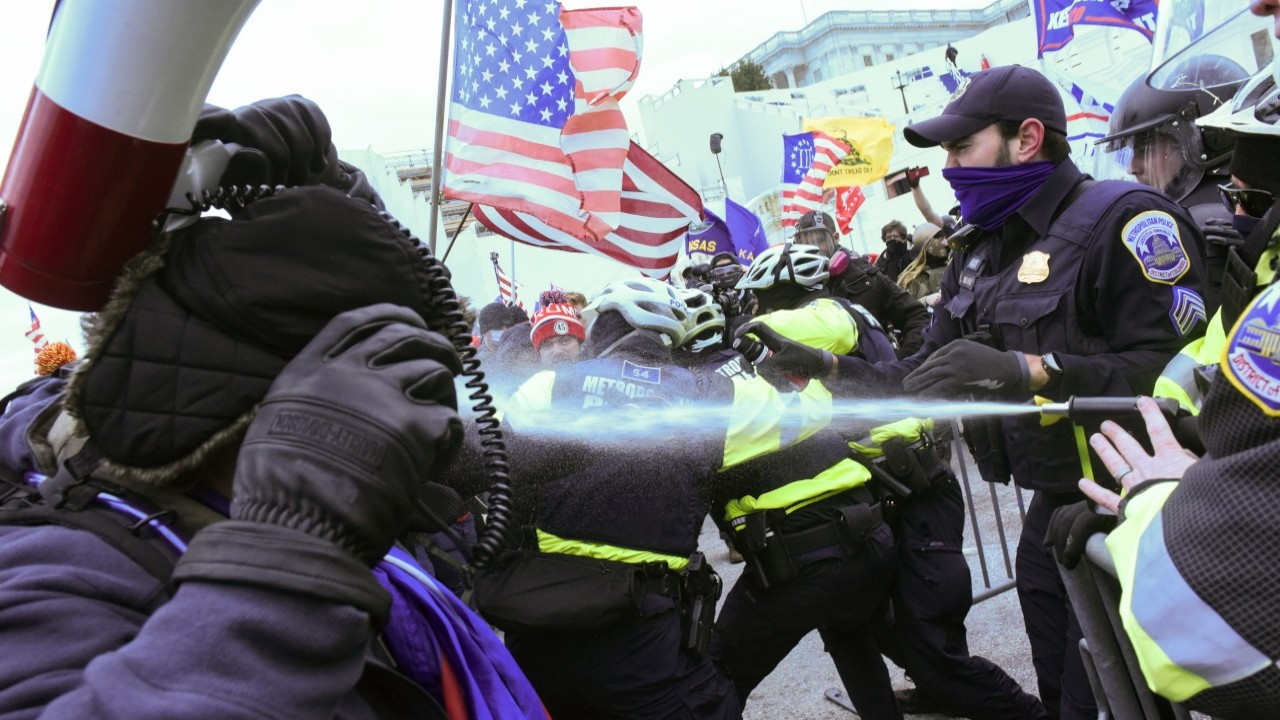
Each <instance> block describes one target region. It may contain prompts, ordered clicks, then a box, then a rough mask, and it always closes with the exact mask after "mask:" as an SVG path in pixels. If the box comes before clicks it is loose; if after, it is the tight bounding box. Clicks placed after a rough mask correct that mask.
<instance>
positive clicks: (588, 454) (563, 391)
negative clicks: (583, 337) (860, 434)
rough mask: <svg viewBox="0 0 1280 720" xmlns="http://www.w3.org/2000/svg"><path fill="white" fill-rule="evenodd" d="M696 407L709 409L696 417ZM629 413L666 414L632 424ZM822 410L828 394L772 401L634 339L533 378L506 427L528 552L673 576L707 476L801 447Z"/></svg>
mask: <svg viewBox="0 0 1280 720" xmlns="http://www.w3.org/2000/svg"><path fill="white" fill-rule="evenodd" d="M702 403H706V404H707V406H708V407H709V408H712V409H713V410H714V412H710V413H703V412H700V404H702ZM683 407H687V408H688V410H687V411H681V410H680V408H683ZM631 408H640V409H653V410H660V409H673V410H675V412H671V413H667V414H666V415H665V416H664V417H660V418H657V419H656V420H654V419H653V416H649V419H641V418H638V417H635V414H629V413H628V410H629V409H631ZM726 410H727V412H726ZM530 411H533V413H534V414H533V415H532V416H531V415H529V412H530ZM539 411H542V413H544V414H538V413H539ZM547 411H550V413H549V414H545V413H546V412H547ZM830 413H831V395H830V393H829V392H828V391H826V390H825V389H822V388H821V387H820V386H819V385H817V384H815V388H814V390H813V391H812V392H811V393H808V394H798V393H787V394H782V393H779V392H778V391H776V390H775V389H774V388H773V387H772V386H771V385H769V383H768V382H766V381H765V380H764V379H762V378H759V377H756V376H735V377H727V376H726V375H722V374H719V373H717V372H715V370H714V368H695V369H692V370H690V369H685V368H681V367H677V366H675V365H673V364H672V361H671V355H670V351H668V350H667V349H666V348H664V347H663V346H662V343H661V342H660V341H659V340H658V339H657V337H656V335H654V336H652V337H648V336H647V335H646V334H645V333H639V334H637V336H636V337H635V338H634V340H633V341H630V342H624V343H623V344H622V345H620V346H617V347H615V348H614V349H613V350H611V351H610V352H609V353H608V356H607V357H598V358H595V359H592V360H587V361H583V362H579V363H575V364H574V365H572V366H569V367H568V368H566V369H563V370H556V371H545V372H542V373H539V374H537V375H535V376H533V377H532V378H530V379H529V381H528V382H526V383H525V384H524V385H523V386H521V388H520V390H518V391H517V392H516V394H515V395H514V396H513V397H512V401H511V408H510V412H509V413H508V416H507V419H508V421H509V422H510V424H511V427H512V430H513V432H512V434H511V443H512V447H511V457H512V460H513V462H515V463H516V465H515V468H514V469H515V479H516V483H517V485H518V486H520V487H522V488H523V489H524V492H523V497H524V501H523V502H522V503H521V504H522V505H523V506H524V507H525V509H526V510H527V512H528V513H529V514H528V515H526V519H527V520H528V521H529V522H530V523H531V524H532V526H533V527H534V528H535V533H536V541H537V546H538V549H539V550H541V551H543V552H553V553H564V554H569V555H578V556H586V557H595V558H599V559H605V560H613V561H619V562H628V563H644V562H654V561H662V562H666V563H667V565H668V567H670V568H671V569H673V570H681V569H683V568H684V567H685V565H686V564H687V560H688V557H689V555H690V554H692V553H693V552H694V551H696V550H697V543H698V535H699V533H700V531H701V528H702V522H703V520H704V518H705V517H706V514H707V511H708V494H709V483H710V482H711V480H712V479H713V478H714V477H715V475H716V473H717V471H718V470H720V469H721V468H725V467H732V466H734V465H738V464H740V463H743V462H746V461H748V460H751V459H753V458H756V457H758V456H760V455H765V454H768V453H771V452H776V451H778V450H779V449H781V448H783V447H787V446H790V445H793V444H795V443H799V442H801V441H803V440H805V439H806V438H808V437H809V436H811V435H813V434H814V433H816V432H818V431H819V430H820V429H821V428H822V427H824V426H825V425H826V424H827V423H828V422H829V421H830ZM522 414H524V415H525V417H526V418H528V417H534V418H538V417H541V418H548V417H550V418H554V417H557V416H558V417H563V418H571V417H578V418H580V419H586V422H587V424H589V425H590V426H591V427H592V428H593V430H595V431H596V432H598V436H597V437H596V438H591V439H589V440H577V439H574V438H573V437H572V436H571V435H570V434H567V433H566V434H564V435H560V434H558V433H554V432H553V433H551V434H550V435H548V434H546V433H541V432H536V433H535V432H530V430H531V428H530V427H529V425H528V424H527V420H522ZM593 418H598V420H597V419H593ZM535 422H538V424H539V425H542V424H545V423H549V424H550V425H551V426H552V427H554V420H546V421H545V423H544V422H541V421H536V420H535ZM578 427H580V428H581V427H583V426H582V425H579V426H578Z"/></svg>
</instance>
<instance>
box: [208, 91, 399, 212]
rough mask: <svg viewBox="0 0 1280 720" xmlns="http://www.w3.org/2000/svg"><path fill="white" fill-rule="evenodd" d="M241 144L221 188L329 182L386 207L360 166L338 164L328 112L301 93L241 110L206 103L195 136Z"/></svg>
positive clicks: (257, 103)
mask: <svg viewBox="0 0 1280 720" xmlns="http://www.w3.org/2000/svg"><path fill="white" fill-rule="evenodd" d="M203 140H220V141H222V142H225V143H235V144H237V145H240V146H241V148H240V149H239V150H238V151H236V153H235V154H234V155H232V156H231V160H230V161H229V162H228V163H227V168H226V170H224V171H223V173H222V178H221V180H220V183H219V184H221V185H241V186H244V185H284V186H286V187H292V186H297V185H318V184H324V185H329V186H330V187H336V188H338V189H339V190H342V191H343V192H345V193H347V194H348V195H351V196H352V197H359V198H363V199H365V200H368V201H369V202H372V203H373V204H375V205H377V206H378V207H379V208H382V207H383V205H382V199H381V198H379V197H378V194H377V192H375V191H374V189H373V187H372V186H371V185H370V184H369V182H368V179H367V178H365V176H364V173H362V172H360V170H359V169H358V168H356V167H355V166H353V165H350V164H348V163H345V162H341V161H339V160H338V150H337V148H336V147H334V145H333V132H332V131H331V130H330V129H329V121H328V119H327V118H325V116H324V112H322V111H321V110H320V107H319V106H318V105H316V104H315V103H314V102H312V101H310V100H308V99H306V98H304V97H302V96H301V95H288V96H286V97H282V98H271V99H269V100H260V101H258V102H256V103H253V104H252V105H246V106H244V107H241V108H237V109H235V110H226V109H224V108H220V107H217V106H215V105H205V106H204V110H203V112H201V113H200V119H199V120H198V121H197V122H196V127H195V131H194V132H193V133H192V137H191V142H192V144H195V143H198V142H201V141H203Z"/></svg>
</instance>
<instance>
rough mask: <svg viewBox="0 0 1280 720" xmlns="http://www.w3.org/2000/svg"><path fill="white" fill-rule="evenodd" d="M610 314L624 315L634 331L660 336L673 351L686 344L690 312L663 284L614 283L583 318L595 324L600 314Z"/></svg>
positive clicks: (647, 281) (648, 281)
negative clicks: (647, 331)
mask: <svg viewBox="0 0 1280 720" xmlns="http://www.w3.org/2000/svg"><path fill="white" fill-rule="evenodd" d="M610 310H613V311H616V312H617V313H618V314H620V315H622V317H623V319H625V320H626V321H627V323H628V324H629V325H631V326H632V327H634V328H640V329H643V330H652V331H654V332H658V333H661V334H662V335H663V336H665V337H666V339H667V341H668V342H669V343H670V345H671V347H678V346H679V345H680V343H682V342H684V336H685V325H686V323H687V322H688V316H689V309H688V308H687V307H685V304H684V301H683V300H681V299H680V296H679V294H678V291H677V290H676V289H675V288H674V287H672V286H670V285H668V284H666V283H664V282H662V281H660V280H653V279H650V278H635V279H632V280H621V281H619V282H615V283H612V284H611V285H608V286H607V287H605V289H604V290H601V291H600V294H599V295H596V297H595V299H594V300H593V301H592V302H591V304H590V305H588V306H587V307H586V309H585V310H583V311H582V316H583V318H584V319H586V320H588V321H589V322H593V321H594V320H595V318H596V316H598V315H599V314H600V313H603V312H608V311H610Z"/></svg>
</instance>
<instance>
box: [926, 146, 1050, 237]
mask: <svg viewBox="0 0 1280 720" xmlns="http://www.w3.org/2000/svg"><path fill="white" fill-rule="evenodd" d="M1056 167H1058V165H1057V163H1054V162H1051V161H1049V160H1042V161H1040V162H1033V163H1026V164H1025V165H1001V166H998V167H954V168H943V169H942V177H943V178H945V179H946V181H947V182H948V183H951V189H952V190H953V191H954V192H955V194H956V200H957V201H958V202H959V203H960V216H961V217H963V218H964V220H965V222H968V223H971V224H973V225H977V226H978V227H980V228H982V229H983V230H995V229H996V228H998V227H1000V226H1001V225H1003V224H1004V221H1005V219H1006V218H1008V217H1009V216H1010V215H1012V214H1013V213H1014V211H1015V210H1017V209H1018V208H1020V207H1022V205H1023V203H1025V202H1026V201H1028V200H1030V199H1031V196H1032V195H1035V194H1036V191H1038V190H1039V189H1040V186H1041V185H1044V181H1045V180H1048V179H1049V176H1050V175H1052V174H1053V170H1054V168H1056Z"/></svg>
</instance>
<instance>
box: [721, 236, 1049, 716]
mask: <svg viewBox="0 0 1280 720" xmlns="http://www.w3.org/2000/svg"><path fill="white" fill-rule="evenodd" d="M822 267H823V264H822V263H821V261H820V260H815V259H813V253H812V250H811V248H808V247H806V246H803V245H781V246H774V247H772V248H770V249H769V250H766V251H765V252H763V253H761V254H760V256H758V257H757V258H756V260H755V262H753V263H752V265H751V268H750V269H749V270H748V272H747V276H746V277H745V278H744V279H743V281H742V282H741V283H740V286H741V287H744V288H747V289H751V290H752V291H753V292H755V293H756V296H757V298H759V301H760V304H761V308H762V309H763V310H764V311H765V312H764V313H763V314H761V315H759V316H757V317H756V318H755V319H754V320H753V321H752V322H751V323H749V324H748V325H746V326H744V327H743V328H742V334H741V335H740V337H739V340H738V345H739V347H740V348H744V349H747V352H748V354H749V355H756V354H757V353H756V352H755V351H754V350H752V349H751V348H752V346H753V345H754V342H753V341H752V340H751V339H752V338H753V337H759V336H770V337H772V338H778V337H786V338H789V339H791V340H794V341H797V342H801V343H804V344H805V345H806V346H808V347H810V348H813V349H816V350H821V351H826V352H831V353H836V354H841V355H847V356H855V357H859V358H861V359H863V360H866V361H868V362H873V363H874V362H892V361H894V360H895V359H896V358H895V356H894V354H893V352H892V350H891V348H890V347H889V344H888V343H887V341H886V338H885V337H884V331H883V330H882V329H881V328H880V327H879V326H878V325H877V324H876V323H875V322H874V320H873V319H870V318H869V317H868V316H867V315H866V314H865V310H863V309H861V308H858V307H857V306H854V305H852V304H850V303H848V301H846V300H843V299H842V298H831V297H828V296H827V295H826V293H825V292H824V291H823V289H822V288H821V285H820V282H821V279H822V275H821V268H822ZM775 344H776V343H775ZM761 364H762V365H764V366H766V367H767V366H768V365H769V362H768V360H767V359H766V360H764V361H763V362H762V363H761ZM766 372H767V370H766ZM849 430H853V429H852V428H850V429H849ZM931 430H932V423H931V422H929V421H924V420H918V419H915V418H906V419H904V420H899V421H897V422H894V423H889V424H886V425H879V426H875V427H873V426H871V425H870V424H868V425H867V427H864V428H862V429H861V430H857V431H854V432H846V436H847V437H851V438H853V439H854V442H850V443H848V445H849V449H850V450H851V451H852V457H853V459H854V460H856V461H857V462H858V463H859V465H860V469H865V470H867V471H868V472H869V473H870V474H871V477H870V478H868V480H867V482H866V487H867V488H868V489H869V490H870V491H871V493H872V495H873V497H874V498H875V499H877V500H879V501H880V502H881V504H882V507H884V508H888V512H887V515H888V519H889V521H890V526H891V527H892V528H893V532H894V536H895V537H896V539H897V560H898V562H897V571H898V572H897V576H896V579H895V582H894V588H893V592H892V605H893V621H892V626H891V627H889V628H887V629H884V630H883V631H882V632H879V633H878V634H877V635H878V637H877V642H878V643H879V646H880V649H881V650H882V651H883V652H884V654H885V655H887V656H888V657H889V658H890V659H891V660H893V661H894V662H895V663H897V664H898V665H899V666H900V667H902V668H903V669H904V670H905V671H906V673H907V675H908V676H909V677H910V678H911V679H912V680H913V681H914V682H915V683H916V686H917V688H927V690H917V691H914V692H910V691H909V692H904V693H899V694H898V699H899V701H900V704H901V705H902V707H903V710H905V711H908V712H914V713H928V712H937V711H946V712H949V713H953V714H956V715H961V716H964V717H970V718H974V719H975V720H997V719H999V720H1023V719H1026V718H1040V717H1043V716H1044V713H1045V711H1044V707H1043V706H1042V705H1041V704H1040V701H1039V700H1037V699H1036V698H1035V697H1033V696H1031V695H1028V694H1027V693H1025V692H1023V691H1022V689H1021V688H1020V687H1019V686H1018V684H1017V682H1015V681H1014V680H1013V679H1012V678H1010V677H1009V676H1008V674H1006V673H1005V672H1004V670H1002V669H1001V668H1000V667H998V666H997V665H995V664H994V663H992V662H990V661H988V660H987V659H985V658H982V657H977V656H971V655H969V652H968V642H967V639H966V631H965V626H964V619H965V616H966V615H967V614H968V612H969V608H970V606H971V605H972V602H973V596H972V592H971V582H970V576H969V566H968V563H967V562H966V561H965V559H964V555H963V554H962V553H961V549H962V548H961V544H962V541H963V535H964V502H963V500H962V498H961V494H960V487H959V484H958V483H957V482H956V479H955V476H954V475H953V474H952V473H951V470H950V468H948V467H947V466H946V464H945V463H944V462H943V461H942V460H941V459H940V457H939V455H938V449H937V446H936V445H935V443H934V442H933V439H932V437H931V434H930V431H931ZM750 592H751V593H752V596H754V597H757V598H759V597H760V596H761V594H762V593H763V592H764V591H762V590H761V589H760V588H750ZM774 592H778V593H784V592H785V586H784V588H782V589H779V590H777V591H774ZM732 599H733V595H732V594H731V595H730V599H729V600H728V601H726V604H725V610H724V612H722V614H721V618H722V621H721V623H719V624H718V625H717V628H720V627H721V626H722V625H725V624H727V623H725V622H724V620H723V618H725V617H726V616H727V615H729V613H730V607H731V606H730V604H729V603H730V602H731V601H732ZM757 602H759V600H757ZM770 622H771V623H776V622H779V620H777V619H770ZM748 637H750V635H748ZM824 639H825V636H824ZM827 640H828V647H830V644H831V641H830V639H827ZM744 642H746V641H744ZM740 662H741V661H740ZM837 667H839V659H837ZM841 677H842V678H844V677H846V673H845V671H844V670H841ZM846 682H847V681H846ZM849 691H850V698H851V699H852V700H853V701H854V703H855V706H857V707H858V710H859V713H860V714H862V715H864V716H865V715H866V713H865V712H864V711H863V709H862V706H861V705H859V704H858V702H859V700H860V698H859V695H858V694H856V691H861V692H865V690H862V689H861V688H850V689H849Z"/></svg>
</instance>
